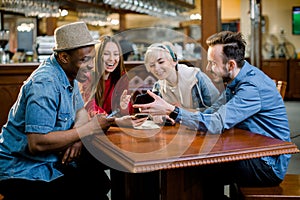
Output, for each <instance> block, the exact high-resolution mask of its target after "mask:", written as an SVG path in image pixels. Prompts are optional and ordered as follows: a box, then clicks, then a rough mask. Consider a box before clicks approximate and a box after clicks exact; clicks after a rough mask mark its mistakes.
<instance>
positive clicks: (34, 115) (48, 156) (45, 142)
mask: <svg viewBox="0 0 300 200" xmlns="http://www.w3.org/2000/svg"><path fill="white" fill-rule="evenodd" d="M54 37H55V47H54V48H53V50H54V52H53V54H52V55H51V56H50V57H49V58H48V59H47V60H45V61H44V62H43V63H41V64H40V66H39V67H38V68H37V69H36V70H35V71H34V72H33V73H32V74H31V76H30V77H29V78H28V79H27V80H26V81H25V82H24V84H23V86H22V87H21V89H20V93H19V95H18V99H17V101H16V102H15V104H14V105H13V106H12V108H11V110H10V113H9V115H8V120H7V123H6V124H5V125H4V126H3V128H2V130H1V132H0V194H2V195H4V198H5V200H20V199H30V200H37V199H43V200H45V199H47V200H48V199H49V200H50V199H51V200H52V199H72V200H74V199H88V200H92V199H98V200H100V199H108V198H107V195H106V194H107V192H108V191H109V188H110V182H109V179H108V177H107V176H106V174H105V172H104V171H103V168H102V170H101V169H100V170H99V167H98V164H97V162H96V161H95V159H94V160H93V165H89V164H90V161H89V160H90V159H91V156H89V157H87V158H86V157H84V156H87V155H89V154H88V152H87V151H83V150H84V147H83V145H82V142H81V139H84V138H87V137H90V136H92V135H93V134H95V133H97V134H99V133H100V134H101V131H105V130H107V128H108V127H109V126H110V125H111V123H112V121H113V119H106V118H105V117H103V116H99V115H96V116H95V117H93V118H92V119H91V120H89V119H88V115H87V112H86V110H85V109H84V108H83V106H84V102H83V99H82V96H81V94H80V92H79V89H78V82H83V81H85V80H86V79H87V75H88V73H89V72H90V71H91V70H92V68H93V67H94V57H95V47H94V45H95V44H96V43H97V41H95V40H93V38H92V36H91V35H90V33H89V31H88V28H87V26H86V24H85V23H83V22H75V23H70V24H66V25H63V26H61V27H58V28H57V29H56V30H55V33H54ZM86 161H88V162H86ZM98 163H100V162H98ZM95 166H97V167H95ZM100 168H101V166H100Z"/></svg>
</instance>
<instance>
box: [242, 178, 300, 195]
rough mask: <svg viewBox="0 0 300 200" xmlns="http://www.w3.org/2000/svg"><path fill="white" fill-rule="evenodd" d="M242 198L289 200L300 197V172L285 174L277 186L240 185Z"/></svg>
mask: <svg viewBox="0 0 300 200" xmlns="http://www.w3.org/2000/svg"><path fill="white" fill-rule="evenodd" d="M239 190H240V191H239V192H240V196H241V198H242V199H243V200H268V199H270V200H284V199H286V200H289V199H298V200H299V199H300V174H286V176H285V178H284V180H283V181H282V183H281V184H280V185H279V186H274V187H240V188H239Z"/></svg>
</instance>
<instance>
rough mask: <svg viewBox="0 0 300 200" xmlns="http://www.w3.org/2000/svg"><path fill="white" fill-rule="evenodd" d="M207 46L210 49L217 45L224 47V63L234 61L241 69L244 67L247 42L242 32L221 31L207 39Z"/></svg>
mask: <svg viewBox="0 0 300 200" xmlns="http://www.w3.org/2000/svg"><path fill="white" fill-rule="evenodd" d="M206 44H207V45H208V46H209V47H212V46H214V45H217V44H221V45H223V55H224V56H223V63H226V62H227V61H228V60H230V59H233V60H235V61H236V63H237V65H238V67H239V68H241V67H242V66H243V64H244V60H245V48H246V41H245V40H244V38H243V35H242V34H241V33H240V32H231V31H221V32H219V33H216V34H214V35H212V36H210V37H209V38H207V40H206Z"/></svg>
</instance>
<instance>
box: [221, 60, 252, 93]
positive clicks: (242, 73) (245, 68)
mask: <svg viewBox="0 0 300 200" xmlns="http://www.w3.org/2000/svg"><path fill="white" fill-rule="evenodd" d="M250 71H251V65H250V64H249V63H248V62H247V61H245V62H244V65H243V67H242V68H241V70H240V72H239V73H238V75H237V76H236V77H235V78H234V79H233V80H232V81H231V83H229V84H228V85H227V87H228V88H229V89H233V88H235V87H236V86H237V84H238V83H239V82H241V81H242V80H243V79H244V78H245V77H246V76H247V74H248V73H249V72H250Z"/></svg>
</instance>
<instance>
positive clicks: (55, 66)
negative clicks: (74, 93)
mask: <svg viewBox="0 0 300 200" xmlns="http://www.w3.org/2000/svg"><path fill="white" fill-rule="evenodd" d="M49 60H50V64H51V66H53V69H54V71H55V73H56V74H57V76H58V79H59V80H60V81H61V83H62V85H63V87H64V88H70V90H72V89H73V87H72V85H71V84H70V81H69V79H68V77H67V75H66V73H65V71H64V70H63V68H62V67H61V66H60V64H59V63H58V62H57V60H56V58H55V56H54V54H52V55H51V56H50V59H49ZM75 81H76V80H75ZM75 81H74V83H75Z"/></svg>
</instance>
